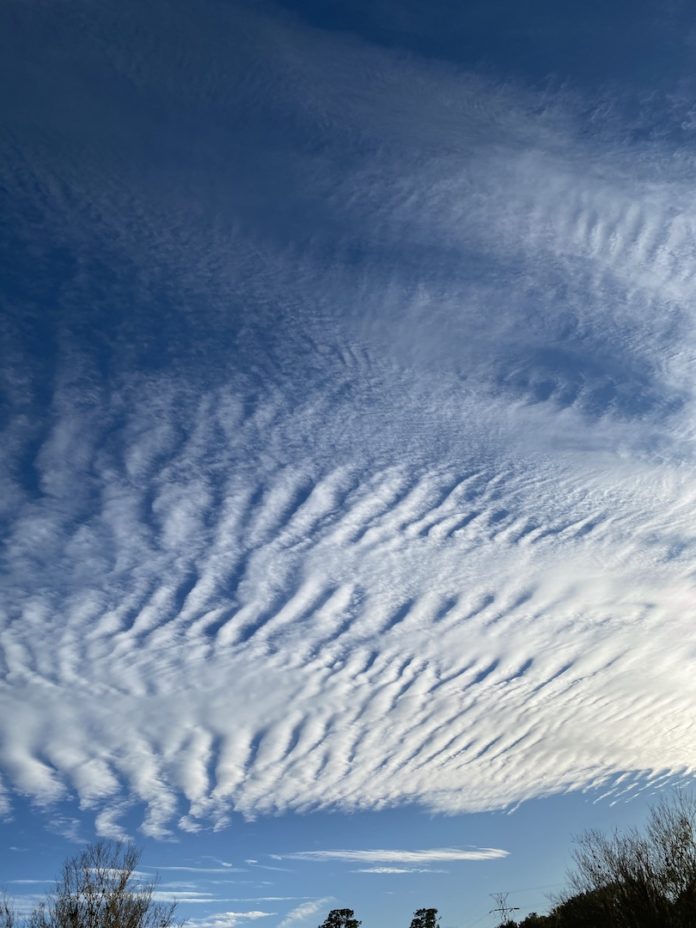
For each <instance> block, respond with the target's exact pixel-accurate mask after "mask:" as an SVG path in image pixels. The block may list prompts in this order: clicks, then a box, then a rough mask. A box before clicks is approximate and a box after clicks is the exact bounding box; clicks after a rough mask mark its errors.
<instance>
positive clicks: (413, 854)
mask: <svg viewBox="0 0 696 928" xmlns="http://www.w3.org/2000/svg"><path fill="white" fill-rule="evenodd" d="M285 856H286V857H288V858H291V859H293V860H343V861H363V862H385V863H402V864H420V863H430V862H432V863H445V862H450V861H461V860H500V859H501V858H503V857H507V856H508V851H504V850H501V849H500V848H495V847H470V848H469V847H467V848H458V847H440V848H428V849H425V850H418V851H407V850H392V849H389V850H386V849H385V850H375V849H371V850H360V851H356V850H325V851H296V852H295V853H293V854H286V855H285ZM383 872H384V871H383Z"/></svg>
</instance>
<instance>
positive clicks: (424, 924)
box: [411, 909, 440, 928]
mask: <svg viewBox="0 0 696 928" xmlns="http://www.w3.org/2000/svg"><path fill="white" fill-rule="evenodd" d="M439 924H440V919H439V918H438V917H437V909H416V911H415V912H414V913H413V918H412V919H411V928H439Z"/></svg>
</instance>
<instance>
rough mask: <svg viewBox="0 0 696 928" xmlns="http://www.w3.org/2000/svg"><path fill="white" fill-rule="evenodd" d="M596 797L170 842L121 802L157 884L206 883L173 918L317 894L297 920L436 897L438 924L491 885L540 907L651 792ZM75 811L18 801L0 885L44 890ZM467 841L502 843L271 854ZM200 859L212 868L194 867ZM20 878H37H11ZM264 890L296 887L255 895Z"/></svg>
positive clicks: (386, 919)
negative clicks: (142, 826)
mask: <svg viewBox="0 0 696 928" xmlns="http://www.w3.org/2000/svg"><path fill="white" fill-rule="evenodd" d="M600 796H601V793H600V792H598V791H597V792H592V791H590V792H588V793H573V794H568V795H564V796H551V797H546V798H542V799H537V800H531V801H529V802H526V803H523V804H522V805H521V806H520V807H519V808H518V809H516V810H514V811H500V812H492V813H479V814H472V815H463V816H462V815H452V816H441V815H429V814H427V813H424V812H422V811H420V810H417V809H414V808H408V807H407V808H398V809H386V810H381V811H378V812H376V811H375V812H372V811H369V812H356V813H353V814H350V815H346V814H343V813H338V812H336V813H326V812H319V813H314V814H308V815H281V816H262V817H259V818H258V819H257V820H255V821H250V822H249V821H244V820H243V819H242V818H241V816H234V817H233V819H232V821H231V823H230V826H229V828H227V829H225V830H223V831H219V832H210V831H206V832H202V833H199V834H183V833H181V834H179V835H178V836H177V838H176V840H174V841H154V840H152V839H142V838H140V839H138V837H137V832H136V828H137V825H138V823H139V821H140V819H141V817H142V816H141V814H140V813H141V810H137V809H134V810H132V813H131V815H129V816H126V817H125V819H124V823H125V824H126V825H129V824H130V825H131V826H132V828H133V833H134V834H135V836H136V843H137V844H138V846H139V847H140V848H141V849H142V851H143V857H142V865H143V867H142V868H143V869H144V870H146V871H147V872H148V873H150V872H153V873H154V872H157V873H158V874H159V881H160V884H161V889H162V890H165V891H166V890H167V889H168V886H167V884H170V883H173V882H177V883H189V884H191V885H190V886H179V887H178V889H179V890H180V891H181V890H183V891H191V890H193V889H194V887H195V889H196V890H198V891H200V893H201V894H202V895H205V894H210V897H211V898H210V901H209V902H203V903H196V904H187V903H186V902H185V901H181V902H180V903H179V911H180V914H181V915H182V916H184V917H188V918H200V917H203V916H206V915H209V914H213V913H216V912H224V911H245V910H246V911H249V910H252V909H255V908H261V909H263V908H264V907H265V908H269V909H271V910H272V911H274V912H277V913H278V916H277V917H275V918H274V917H269V918H268V919H267V920H263V921H261V924H262V925H263V924H264V923H265V922H266V921H267V923H268V924H269V925H271V924H275V923H277V922H278V921H280V917H281V916H282V915H283V914H286V913H287V912H288V911H290V910H291V909H292V908H294V907H295V906H296V905H298V904H299V902H300V901H302V899H305V898H306V899H307V900H309V899H322V898H323V899H325V900H326V901H325V902H324V903H323V905H322V907H321V910H320V911H319V912H318V913H317V915H316V917H312V918H310V919H308V923H309V924H314V923H317V924H318V923H319V921H321V916H322V913H325V912H326V911H327V910H328V909H329V908H332V907H336V908H341V907H346V906H347V907H352V908H354V909H355V910H356V912H357V914H358V915H359V916H360V917H361V918H362V919H363V920H364V923H365V926H366V928H375V926H379V925H384V924H388V925H393V926H398V925H403V926H405V928H407V926H408V922H409V919H410V916H411V913H412V912H413V911H414V910H415V909H416V908H419V907H421V906H436V907H438V908H439V909H440V912H441V915H442V924H443V928H468V926H470V925H471V926H474V925H476V924H483V925H488V924H492V923H493V921H494V920H493V919H487V918H484V917H483V916H485V915H486V914H487V912H488V909H489V908H490V906H491V905H492V904H493V903H492V901H491V896H490V894H492V893H495V892H500V891H506V892H510V902H511V904H514V905H517V906H519V907H520V911H521V912H522V913H523V914H524V913H526V912H529V911H539V912H542V911H545V910H546V909H547V908H548V906H549V904H550V897H552V896H553V895H554V894H555V893H558V892H560V891H561V890H562V888H563V887H564V885H566V877H567V872H568V870H569V868H571V867H572V857H571V853H572V847H573V839H574V838H575V837H577V836H579V835H580V834H581V833H582V832H584V831H585V830H586V829H590V828H597V829H600V830H603V831H607V832H608V831H610V830H612V829H614V828H619V829H625V828H629V827H632V826H634V825H638V826H640V825H642V823H643V822H644V820H645V816H646V813H647V809H648V808H649V807H650V805H651V803H653V802H655V801H656V794H655V793H654V792H652V791H650V790H647V791H646V792H644V793H638V794H633V795H632V797H629V798H628V801H625V800H623V801H619V802H613V803H611V804H610V801H609V800H602V799H600ZM81 818H83V816H81V814H80V813H79V811H78V810H76V808H75V806H74V805H73V804H61V805H60V806H58V807H56V808H55V809H54V810H52V811H51V813H49V814H48V815H47V814H46V813H40V812H39V811H38V810H36V809H31V808H30V807H29V806H28V805H27V804H26V803H23V802H21V801H19V802H18V803H17V804H16V811H15V817H14V819H13V820H12V821H11V822H6V823H5V824H4V825H3V826H2V828H1V830H0V834H1V835H2V839H3V840H2V845H1V850H0V873H1V874H2V878H1V879H0V885H4V886H5V888H6V889H7V891H8V893H9V894H10V895H13V896H15V897H16V898H18V899H20V898H21V897H23V896H26V895H33V894H36V893H39V894H40V893H42V892H44V891H46V890H47V889H49V888H50V885H51V881H52V879H53V878H54V877H55V876H57V875H58V873H59V871H60V867H61V864H62V861H63V860H64V859H65V858H66V857H67V856H70V855H72V854H74V853H75V852H76V851H77V850H79V846H80V845H79V843H77V841H76V840H75V839H76V838H79V840H82V841H84V840H89V839H91V838H94V834H93V832H92V830H91V825H90V823H89V819H87V818H85V820H84V821H83V822H82V823H81V824H80V823H79V820H80V819H81ZM47 823H49V825H48V827H47ZM66 828H74V829H75V832H74V837H73V838H72V839H66V837H65V836H64V835H63V834H60V833H59V832H60V831H64V830H65V829H66ZM468 845H473V846H477V847H494V848H501V849H504V850H507V851H508V852H509V856H508V857H506V858H504V859H500V860H490V861H465V862H458V863H432V864H427V865H426V866H427V867H430V868H432V870H434V871H437V870H442V871H444V872H441V873H438V872H430V873H410V874H376V873H360V872H357V871H358V869H359V868H361V867H366V866H370V865H366V864H361V863H352V862H340V861H326V862H315V861H298V860H291V859H282V858H283V855H287V854H293V853H295V852H297V851H315V850H326V849H342V850H345V849H351V850H362V849H369V848H380V849H394V850H396V849H398V850H402V849H407V850H409V849H411V850H412V849H420V848H443V847H466V846H468ZM274 855H275V856H274ZM278 858H281V859H278ZM249 860H253V861H255V863H248V861H249ZM226 865H227V866H226ZM170 867H175V868H187V867H191V868H192V869H191V870H186V869H176V870H170V869H168V868H170ZM207 868H209V869H210V871H211V872H207V873H206V872H204V871H205V870H206V869H207ZM232 868H240V869H239V870H235V869H232ZM266 868H272V869H266ZM225 869H228V870H229V873H226V872H224V871H225ZM215 871H219V872H215ZM27 879H30V880H41V881H47V882H45V883H37V884H36V885H29V884H21V883H15V882H13V881H15V880H27ZM172 889H174V891H176V888H172ZM274 896H275V897H283V896H285V897H298V898H296V899H293V898H288V899H282V900H281V899H278V900H275V901H274V900H266V901H264V900H263V897H274ZM254 899H257V900H261V901H259V902H253V900H254ZM216 900H217V901H216ZM235 900H236V901H235Z"/></svg>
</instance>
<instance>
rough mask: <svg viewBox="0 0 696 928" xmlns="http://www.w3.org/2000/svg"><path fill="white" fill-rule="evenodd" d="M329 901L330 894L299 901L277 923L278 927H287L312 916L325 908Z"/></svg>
mask: <svg viewBox="0 0 696 928" xmlns="http://www.w3.org/2000/svg"><path fill="white" fill-rule="evenodd" d="M331 901H332V899H331V897H330V896H325V897H323V898H321V899H310V900H309V901H307V902H302V903H300V905H298V906H296V907H295V908H294V909H291V910H290V911H289V912H288V914H287V915H286V916H285V918H283V919H282V921H280V922H279V923H278V928H289V926H290V925H296V924H297V923H299V922H303V921H305V920H306V919H308V918H312V917H313V916H314V915H316V914H317V912H320V911H321V910H322V909H325V908H326V907H327V906H328V905H329V903H330V902H331Z"/></svg>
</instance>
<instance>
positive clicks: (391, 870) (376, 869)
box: [353, 867, 449, 874]
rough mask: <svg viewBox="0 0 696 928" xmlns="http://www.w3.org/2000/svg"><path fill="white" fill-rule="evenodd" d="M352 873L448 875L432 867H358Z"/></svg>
mask: <svg viewBox="0 0 696 928" xmlns="http://www.w3.org/2000/svg"><path fill="white" fill-rule="evenodd" d="M353 873H382V874H384V873H389V874H390V873H449V871H448V870H438V869H434V868H433V867H360V868H358V869H356V870H353Z"/></svg>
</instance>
